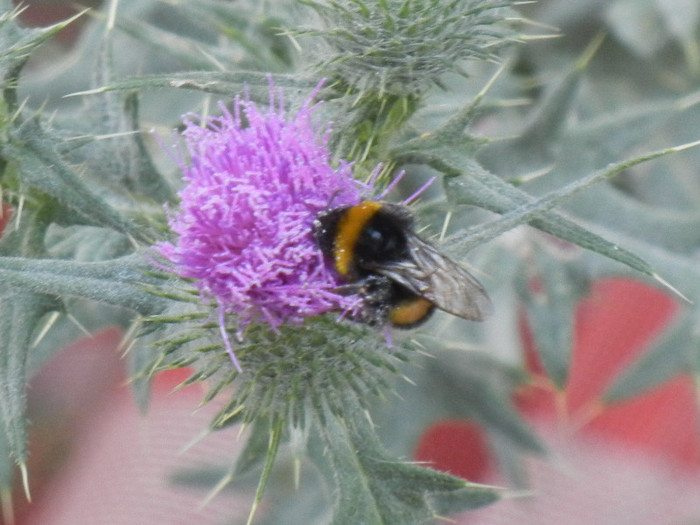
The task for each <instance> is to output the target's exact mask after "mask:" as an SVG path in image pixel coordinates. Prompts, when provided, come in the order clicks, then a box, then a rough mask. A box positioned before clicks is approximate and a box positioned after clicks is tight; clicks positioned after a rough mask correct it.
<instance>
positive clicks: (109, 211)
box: [0, 120, 148, 241]
mask: <svg viewBox="0 0 700 525" xmlns="http://www.w3.org/2000/svg"><path fill="white" fill-rule="evenodd" d="M0 154H1V155H2V156H3V157H5V158H6V159H8V160H11V161H13V162H14V163H16V164H17V166H18V167H19V173H18V176H19V178H20V184H21V185H22V187H23V188H25V191H28V190H29V188H31V189H34V190H40V191H42V192H44V193H46V194H47V195H50V196H51V197H53V198H54V199H56V201H58V202H59V203H60V204H61V205H63V206H65V207H66V208H67V209H68V210H70V212H71V213H69V215H75V216H78V217H81V218H82V221H83V223H84V224H88V225H94V226H105V227H108V228H112V229H115V230H117V231H120V232H123V233H127V234H129V235H131V236H132V237H134V238H135V239H139V240H144V241H147V240H148V237H147V235H146V234H145V233H144V230H143V228H139V227H137V226H136V225H134V224H133V223H132V222H131V221H129V220H128V219H127V218H126V217H124V216H123V215H122V214H121V213H119V212H118V211H117V210H116V209H114V208H113V207H112V206H110V205H109V204H108V203H107V202H106V201H105V200H104V199H102V198H101V197H100V196H98V195H97V194H96V193H95V192H94V191H93V190H92V189H91V188H90V186H88V184H87V183H86V181H85V180H84V179H81V177H79V176H78V175H77V174H76V173H75V172H74V171H73V170H72V169H71V168H70V167H69V166H68V165H67V164H66V163H65V161H64V160H63V159H62V158H61V156H60V155H59V154H58V153H57V151H56V150H55V144H54V142H53V141H52V140H51V139H50V138H49V137H48V136H47V135H46V134H45V133H44V131H43V130H42V129H41V127H40V125H39V124H38V122H36V121H34V120H33V121H29V122H25V123H24V124H23V125H22V126H21V127H20V133H19V136H18V137H17V138H16V139H15V143H13V144H3V145H0ZM60 216H61V212H60V211H58V212H57V218H59V219H60V218H61V217H60Z"/></svg>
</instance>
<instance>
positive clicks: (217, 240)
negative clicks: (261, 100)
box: [158, 88, 360, 362]
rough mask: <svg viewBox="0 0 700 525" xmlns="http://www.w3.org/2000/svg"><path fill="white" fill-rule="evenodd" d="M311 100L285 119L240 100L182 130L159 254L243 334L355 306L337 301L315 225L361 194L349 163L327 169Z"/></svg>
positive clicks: (276, 104) (281, 112)
mask: <svg viewBox="0 0 700 525" xmlns="http://www.w3.org/2000/svg"><path fill="white" fill-rule="evenodd" d="M314 94H315V93H314ZM312 98H313V95H312V97H311V98H309V99H308V100H307V101H306V102H305V103H304V104H303V106H302V107H301V109H300V110H299V111H298V112H296V114H293V115H288V114H287V113H286V112H285V108H284V102H283V100H282V97H281V95H279V94H276V93H275V91H274V88H271V94H270V105H269V108H267V109H266V110H261V109H260V108H258V107H257V106H256V105H255V104H254V103H253V102H252V101H250V100H248V99H245V98H237V99H236V100H235V102H234V106H233V111H232V112H231V111H228V110H226V108H224V107H223V106H222V107H221V110H222V115H221V116H219V117H213V118H208V119H205V120H203V121H200V120H201V119H199V120H198V119H188V120H187V121H186V122H185V126H186V128H185V131H184V132H183V135H184V138H185V142H186V145H187V149H188V151H189V159H190V160H189V162H188V163H183V166H182V167H183V178H184V181H185V183H186V186H185V187H184V189H183V190H182V191H181V192H180V194H179V195H180V199H181V202H180V209H179V211H177V212H175V213H173V214H172V215H171V217H170V227H171V229H172V231H173V232H174V233H175V234H177V238H176V239H175V240H174V241H173V242H172V243H161V244H160V245H159V246H158V249H159V251H160V253H161V254H162V255H164V256H165V257H166V258H167V259H169V260H170V261H171V262H172V263H174V265H175V268H176V271H177V273H178V274H179V275H180V276H182V277H185V278H191V279H194V282H195V283H196V286H197V287H198V289H199V292H200V295H201V296H202V298H203V299H205V300H208V301H211V300H214V301H216V304H217V305H218V307H219V312H220V315H221V318H220V319H221V320H223V315H225V314H236V315H237V317H238V326H239V328H241V327H243V326H245V325H246V324H247V323H249V322H251V321H265V322H267V323H268V324H269V325H270V326H272V327H273V328H277V327H278V326H279V325H281V324H282V323H286V322H289V323H300V322H301V321H303V320H304V319H305V318H306V317H308V316H315V315H319V314H321V313H324V312H327V311H329V310H332V309H337V308H345V307H348V306H349V305H350V303H351V301H352V299H351V298H348V297H342V296H339V295H337V294H336V293H334V292H333V288H334V287H335V286H337V282H336V280H335V277H334V275H333V273H332V271H331V270H330V269H328V268H327V267H326V265H325V264H324V260H323V255H322V254H321V252H320V250H319V249H318V247H317V246H316V243H315V241H314V238H313V233H312V224H313V221H314V219H315V218H316V215H317V214H318V212H320V211H321V210H323V209H325V208H326V207H327V206H328V204H329V202H330V201H331V200H332V201H333V204H334V205H337V206H342V205H348V204H356V203H358V202H359V201H360V192H359V188H358V185H357V183H356V182H355V180H354V179H353V177H352V172H351V169H350V166H349V164H348V163H346V162H340V163H339V165H338V166H336V167H334V166H332V165H331V159H330V155H329V153H328V151H327V148H326V139H327V133H326V134H324V133H319V132H318V130H317V129H316V128H315V127H314V125H313V124H312V113H313V111H314V107H315V106H314V105H313V104H312ZM222 322H223V321H222ZM234 362H235V361H234Z"/></svg>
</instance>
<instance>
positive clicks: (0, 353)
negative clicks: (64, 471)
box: [0, 284, 57, 465]
mask: <svg viewBox="0 0 700 525" xmlns="http://www.w3.org/2000/svg"><path fill="white" fill-rule="evenodd" d="M56 307H57V306H56V304H55V302H54V301H53V300H50V299H49V298H48V297H47V296H44V295H37V294H28V293H19V292H17V291H16V290H12V289H11V288H8V287H7V286H5V285H4V284H3V285H2V287H0V333H1V334H2V338H0V415H2V421H3V427H4V432H5V436H6V438H7V443H8V447H9V451H10V455H11V457H13V458H14V460H15V462H16V463H17V464H18V465H23V464H26V460H27V427H26V425H27V419H26V414H25V412H26V390H25V389H26V382H27V371H26V364H27V354H28V353H29V348H30V345H31V342H32V334H33V333H34V328H35V327H36V326H37V324H38V323H39V321H40V319H41V318H42V317H43V316H44V315H45V314H46V313H48V312H49V311H51V310H55V309H56Z"/></svg>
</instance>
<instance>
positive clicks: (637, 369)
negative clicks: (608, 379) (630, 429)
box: [604, 314, 697, 403]
mask: <svg viewBox="0 0 700 525" xmlns="http://www.w3.org/2000/svg"><path fill="white" fill-rule="evenodd" d="M694 332H695V318H694V316H692V315H688V314H685V315H682V316H681V318H680V319H679V320H676V321H675V322H674V323H673V325H672V326H671V327H669V329H668V330H667V331H666V332H665V333H664V334H663V335H662V336H661V338H660V339H659V340H658V341H656V342H655V343H654V345H653V346H652V347H651V348H649V349H648V350H646V351H645V352H644V353H643V354H642V355H641V357H639V359H637V360H636V361H635V362H634V363H632V364H631V365H630V366H628V367H627V368H625V369H624V370H623V371H622V373H621V374H620V375H619V376H618V377H617V378H616V379H615V381H614V382H613V384H612V385H611V386H610V387H609V388H608V389H607V391H606V392H605V395H604V400H605V401H606V402H608V403H619V402H621V401H625V400H626V399H630V398H632V397H634V396H637V395H639V394H641V393H643V392H645V391H647V390H649V389H651V388H654V387H656V386H658V385H660V384H662V383H664V382H666V381H668V380H670V379H671V378H673V377H676V376H678V375H679V374H682V373H687V374H692V373H696V372H697V370H695V366H694V363H693V360H694V355H693V353H694V351H695V348H696V347H697V335H696V334H695V333H694Z"/></svg>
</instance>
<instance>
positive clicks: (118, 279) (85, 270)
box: [0, 255, 166, 315]
mask: <svg viewBox="0 0 700 525" xmlns="http://www.w3.org/2000/svg"><path fill="white" fill-rule="evenodd" d="M149 269H150V267H149V266H148V265H147V264H146V263H144V261H143V260H142V259H141V258H140V256H138V255H132V256H127V257H122V258H121V259H115V260H111V261H104V262H89V263H79V262H74V261H61V260H56V259H30V258H26V259H25V258H23V257H0V282H2V283H3V284H5V285H6V286H11V287H14V288H16V289H22V290H25V291H27V292H31V293H37V294H47V295H52V296H58V297H82V298H85V299H91V300H93V301H97V302H101V303H105V304H110V305H112V306H118V307H121V308H128V309H131V310H134V311H137V312H139V313H141V314H142V315H150V314H154V313H159V312H160V311H162V309H163V308H164V307H165V304H166V300H165V299H163V298H160V297H157V296H156V295H154V294H152V293H149V292H148V291H146V287H147V286H149V285H150V286H155V285H156V284H158V283H159V281H158V280H156V279H153V278H150V277H148V276H147V274H146V272H147V271H148V270H149Z"/></svg>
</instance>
